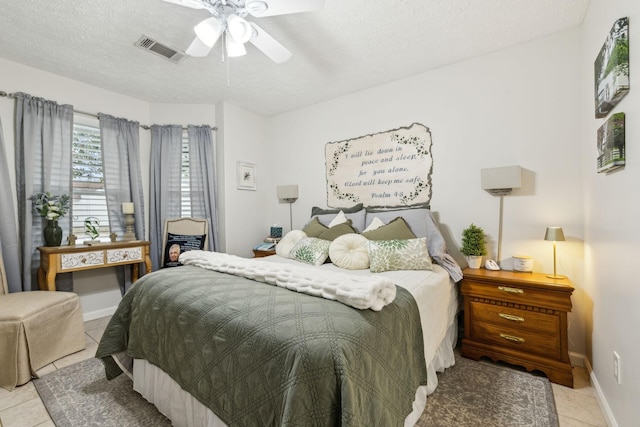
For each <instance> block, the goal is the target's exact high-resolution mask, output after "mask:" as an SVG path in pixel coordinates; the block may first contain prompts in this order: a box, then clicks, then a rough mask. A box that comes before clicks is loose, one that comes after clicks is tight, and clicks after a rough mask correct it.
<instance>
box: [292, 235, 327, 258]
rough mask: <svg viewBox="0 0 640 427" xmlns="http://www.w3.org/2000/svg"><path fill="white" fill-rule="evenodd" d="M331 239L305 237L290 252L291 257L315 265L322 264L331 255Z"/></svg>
mask: <svg viewBox="0 0 640 427" xmlns="http://www.w3.org/2000/svg"><path fill="white" fill-rule="evenodd" d="M329 245H331V242H330V241H329V240H323V239H318V238H317V237H304V238H302V239H300V240H298V243H296V244H295V246H294V247H293V248H292V249H291V252H289V258H291V259H295V260H298V261H302V262H306V263H308V264H313V265H322V264H324V262H325V261H326V260H327V258H328V257H329Z"/></svg>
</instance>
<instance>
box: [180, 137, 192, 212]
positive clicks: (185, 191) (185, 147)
mask: <svg viewBox="0 0 640 427" xmlns="http://www.w3.org/2000/svg"><path fill="white" fill-rule="evenodd" d="M180 168H181V174H180V176H181V180H180V196H181V197H180V213H181V215H180V216H182V217H190V216H191V181H190V175H189V135H188V133H187V131H186V130H183V131H182V163H181V165H180Z"/></svg>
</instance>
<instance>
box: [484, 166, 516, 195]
mask: <svg viewBox="0 0 640 427" xmlns="http://www.w3.org/2000/svg"><path fill="white" fill-rule="evenodd" d="M480 182H481V185H482V189H483V190H486V191H488V192H489V193H492V194H509V193H510V192H511V190H512V189H514V188H520V187H522V168H521V167H520V166H506V167H501V168H488V169H480Z"/></svg>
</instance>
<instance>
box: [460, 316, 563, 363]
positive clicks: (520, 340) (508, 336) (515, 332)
mask: <svg viewBox="0 0 640 427" xmlns="http://www.w3.org/2000/svg"><path fill="white" fill-rule="evenodd" d="M471 339H472V340H478V341H482V342H486V343H492V344H495V345H498V346H500V347H508V348H513V349H517V350H521V351H525V352H527V353H536V354H539V355H542V356H545V357H549V358H558V357H560V339H559V338H558V336H554V335H547V334H540V333H536V332H534V331H528V330H526V329H523V328H509V327H504V326H499V325H493V324H491V323H485V322H477V323H474V324H473V326H472V331H471Z"/></svg>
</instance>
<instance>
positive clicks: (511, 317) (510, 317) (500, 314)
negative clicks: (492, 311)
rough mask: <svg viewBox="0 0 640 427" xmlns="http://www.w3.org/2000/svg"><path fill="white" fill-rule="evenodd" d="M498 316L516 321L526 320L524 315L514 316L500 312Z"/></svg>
mask: <svg viewBox="0 0 640 427" xmlns="http://www.w3.org/2000/svg"><path fill="white" fill-rule="evenodd" d="M498 316H500V317H502V318H503V319H507V320H513V321H514V322H524V317H520V316H514V315H513V314H506V313H499V314H498Z"/></svg>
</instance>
